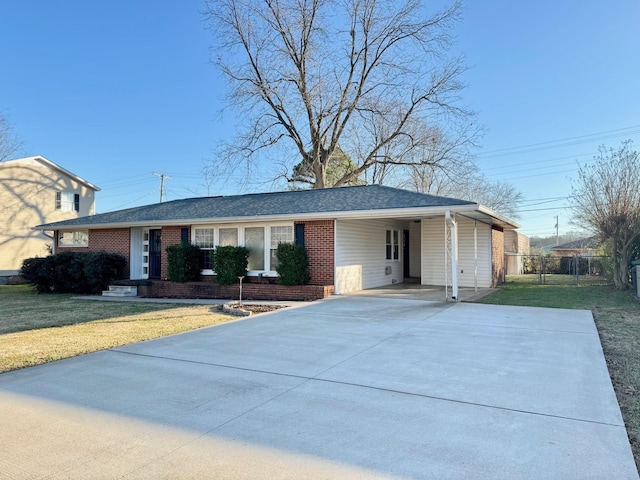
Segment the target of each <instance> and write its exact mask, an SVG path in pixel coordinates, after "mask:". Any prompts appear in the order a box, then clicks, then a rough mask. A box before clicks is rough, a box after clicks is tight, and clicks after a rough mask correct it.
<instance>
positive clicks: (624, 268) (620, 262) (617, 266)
mask: <svg viewBox="0 0 640 480" xmlns="http://www.w3.org/2000/svg"><path fill="white" fill-rule="evenodd" d="M617 240H618V239H616V240H614V248H613V250H614V252H616V251H617V252H618V256H617V258H615V255H614V259H613V283H614V285H615V287H616V288H617V289H619V290H626V289H627V288H629V274H628V266H629V261H630V260H631V258H630V257H631V255H630V251H629V250H630V249H629V247H627V246H624V245H622V246H620V245H616V242H617Z"/></svg>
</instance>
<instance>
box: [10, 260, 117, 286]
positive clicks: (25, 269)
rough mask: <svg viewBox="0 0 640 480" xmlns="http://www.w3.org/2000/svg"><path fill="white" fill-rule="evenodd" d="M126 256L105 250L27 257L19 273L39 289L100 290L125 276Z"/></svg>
mask: <svg viewBox="0 0 640 480" xmlns="http://www.w3.org/2000/svg"><path fill="white" fill-rule="evenodd" d="M126 266H127V261H126V259H125V258H124V257H123V256H121V255H117V254H114V253H106V252H62V253H58V254H56V255H50V256H48V257H43V258H27V259H26V260H24V262H23V263H22V268H21V269H20V273H21V275H22V276H23V277H24V278H25V280H27V281H28V282H29V283H32V284H34V285H35V286H36V290H37V291H38V292H40V293H51V292H55V293H100V292H101V291H102V290H105V289H106V288H107V287H108V285H109V283H110V282H112V281H113V280H118V279H121V278H124V277H125V269H126Z"/></svg>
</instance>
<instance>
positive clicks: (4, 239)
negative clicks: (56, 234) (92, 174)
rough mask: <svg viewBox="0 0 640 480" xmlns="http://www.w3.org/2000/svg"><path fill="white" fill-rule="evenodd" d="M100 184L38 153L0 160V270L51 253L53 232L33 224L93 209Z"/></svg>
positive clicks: (5, 272) (13, 270) (9, 270)
mask: <svg viewBox="0 0 640 480" xmlns="http://www.w3.org/2000/svg"><path fill="white" fill-rule="evenodd" d="M99 190H100V189H99V188H98V187H96V186H95V185H93V184H91V183H89V182H87V181H86V180H84V179H82V178H80V177H79V176H77V175H75V174H73V173H71V172H69V171H68V170H65V169H64V168H62V167H61V166H60V165H57V164H55V163H53V162H52V161H50V160H47V159H46V158H44V157H42V156H35V157H27V158H18V159H16V160H7V161H4V162H0V205H1V206H2V213H0V276H1V275H14V274H15V273H17V271H18V270H19V269H20V267H21V266H22V261H23V260H24V259H25V258H30V257H36V256H45V255H47V254H48V253H49V249H50V248H51V247H52V245H53V239H52V238H51V234H52V233H53V232H52V231H50V232H47V231H38V230H34V229H33V227H34V226H35V225H38V224H41V223H50V222H57V221H61V220H67V219H74V218H78V217H82V216H87V215H92V214H94V213H95V192H97V191H99Z"/></svg>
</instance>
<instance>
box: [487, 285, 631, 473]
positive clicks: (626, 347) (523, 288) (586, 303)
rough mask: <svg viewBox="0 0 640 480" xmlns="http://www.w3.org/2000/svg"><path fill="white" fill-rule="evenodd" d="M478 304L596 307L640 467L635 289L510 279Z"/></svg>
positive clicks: (605, 348) (602, 340) (597, 319)
mask: <svg viewBox="0 0 640 480" xmlns="http://www.w3.org/2000/svg"><path fill="white" fill-rule="evenodd" d="M478 303H489V304H494V305H523V306H532V307H555V308H579V309H585V310H591V311H592V312H593V317H594V319H595V323H596V327H597V328H598V332H599V334H600V340H601V343H602V349H603V350H604V355H605V358H606V361H607V366H608V367H609V375H610V376H611V381H612V383H613V388H614V390H615V392H616V396H617V397H618V403H619V404H620V409H621V411H622V416H623V418H624V422H625V424H626V427H627V433H628V434H629V440H630V442H631V448H632V450H633V455H634V458H635V461H636V465H637V466H640V304H639V303H638V301H637V300H636V299H635V296H634V295H633V292H629V291H626V292H623V291H620V290H615V289H614V288H613V287H610V286H598V287H595V286H566V285H565V286H558V285H553V286H551V285H535V284H531V283H524V282H521V283H518V282H509V283H506V284H504V285H503V286H501V287H500V289H499V290H498V291H497V292H495V293H493V294H491V295H489V296H487V297H484V298H482V299H480V300H479V301H478Z"/></svg>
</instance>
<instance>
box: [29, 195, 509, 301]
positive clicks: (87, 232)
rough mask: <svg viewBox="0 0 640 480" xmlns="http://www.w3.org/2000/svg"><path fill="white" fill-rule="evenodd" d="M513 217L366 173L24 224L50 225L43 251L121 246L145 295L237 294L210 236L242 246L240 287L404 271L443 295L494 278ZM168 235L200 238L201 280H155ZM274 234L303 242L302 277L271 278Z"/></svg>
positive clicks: (352, 287) (337, 282) (261, 288)
mask: <svg viewBox="0 0 640 480" xmlns="http://www.w3.org/2000/svg"><path fill="white" fill-rule="evenodd" d="M518 227H519V225H518V224H517V223H515V222H513V221H512V220H509V219H507V218H505V217H503V216H501V215H500V214H498V213H497V212H494V211H492V210H490V209H488V208H486V207H484V206H482V205H480V204H477V203H474V202H469V201H464V200H456V199H452V198H445V197H437V196H433V195H426V194H421V193H416V192H410V191H407V190H401V189H397V188H391V187H385V186H381V185H367V186H356V187H342V188H330V189H323V190H302V191H287V192H273V193H258V194H248V195H235V196H219V197H203V198H190V199H184V200H175V201H170V202H165V203H157V204H153V205H148V206H143V207H135V208H130V209H126V210H118V211H115V212H110V213H103V214H98V215H91V216H86V217H82V218H77V219H73V220H66V221H61V222H55V223H48V224H44V225H39V226H37V227H35V228H36V229H38V230H47V231H54V232H55V235H54V237H55V252H62V251H106V252H112V253H119V254H121V255H123V256H124V257H125V258H126V259H127V262H128V268H129V278H130V280H131V281H136V283H137V284H138V285H139V288H138V291H139V294H140V295H143V296H152V297H193V298H233V297H235V296H237V293H238V286H237V285H235V286H231V287H222V286H219V285H217V284H215V282H214V281H213V279H214V272H213V271H212V270H211V266H210V264H209V261H208V253H209V250H211V249H213V248H214V247H215V246H217V245H244V246H246V247H247V248H249V251H250V257H249V272H248V278H247V279H246V280H245V284H244V286H243V298H247V299H250V298H253V299H263V300H264V299H284V300H290V299H317V298H323V297H326V296H329V295H331V294H345V293H349V292H354V291H357V290H362V289H368V288H373V287H380V286H385V285H391V284H394V283H399V282H403V281H404V280H405V279H411V278H413V279H417V280H419V283H421V284H423V285H436V286H448V287H451V292H453V295H452V298H457V289H458V286H461V287H478V288H486V287H491V286H495V285H496V284H499V283H502V282H503V281H504V231H505V230H513V229H516V228H518ZM63 238H64V239H65V241H64V242H61V241H60V240H61V239H63ZM68 239H77V240H78V241H77V242H76V243H73V244H70V243H69V242H68ZM180 242H190V243H193V244H195V245H198V246H199V247H200V248H201V249H202V252H203V255H202V281H201V282H192V283H187V284H176V283H173V282H168V281H166V277H167V256H166V251H165V249H166V247H167V246H169V245H173V244H176V243H180ZM281 242H296V243H298V244H302V245H304V246H305V248H306V250H307V254H308V257H309V270H310V274H311V281H310V285H304V286H300V287H285V286H281V285H278V283H277V273H276V271H275V262H276V261H277V259H276V257H275V251H276V248H277V245H278V244H279V243H281ZM414 281H416V280H414Z"/></svg>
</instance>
